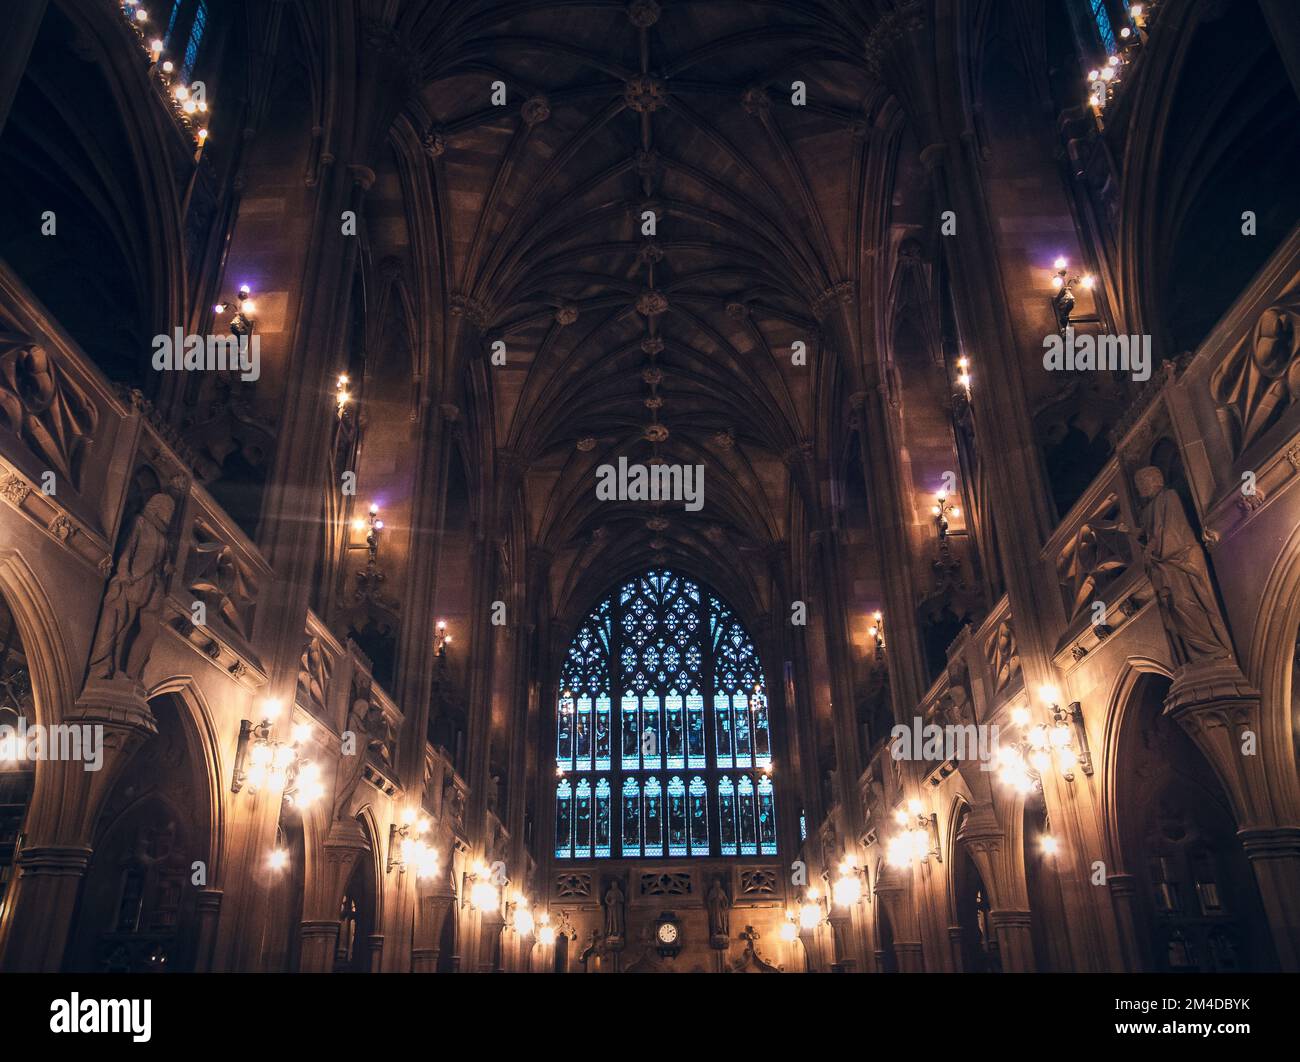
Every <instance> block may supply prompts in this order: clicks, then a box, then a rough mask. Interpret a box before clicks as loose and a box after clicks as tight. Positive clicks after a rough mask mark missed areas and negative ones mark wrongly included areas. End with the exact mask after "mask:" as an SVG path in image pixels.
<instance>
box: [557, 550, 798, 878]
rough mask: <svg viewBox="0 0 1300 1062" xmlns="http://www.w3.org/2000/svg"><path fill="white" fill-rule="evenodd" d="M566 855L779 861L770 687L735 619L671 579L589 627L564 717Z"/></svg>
mask: <svg viewBox="0 0 1300 1062" xmlns="http://www.w3.org/2000/svg"><path fill="white" fill-rule="evenodd" d="M555 735H556V737H555V762H556V767H557V768H558V772H557V773H558V775H559V777H558V779H557V782H556V791H555V815H556V820H555V821H556V825H555V854H556V857H557V858H560V859H588V858H603V857H613V856H636V857H642V856H669V857H672V858H682V857H691V856H710V855H712V856H720V855H721V856H742V855H746V856H748V855H775V854H776V806H775V799H774V791H773V785H772V780H771V778H770V776H769V772H770V771H771V766H772V735H771V731H770V719H769V712H768V702H767V684H766V680H765V678H764V675H763V669H762V667H761V665H760V662H759V658H758V652H757V650H756V649H755V648H754V643H753V640H752V639H751V638H750V637H749V635H748V633H747V632H746V631H745V629H744V626H743V625H742V624H741V623H740V621H739V619H737V617H736V615H735V614H734V613H733V612H732V611H731V609H730V608H728V607H727V605H726V604H724V603H723V602H722V600H721V599H720V598H718V597H717V596H716V595H714V594H711V593H709V592H708V591H707V590H704V589H702V588H701V587H700V586H699V585H698V584H697V583H695V582H692V581H691V580H690V579H686V578H684V577H683V576H681V575H679V574H677V573H675V572H671V571H666V570H663V569H654V570H652V571H649V572H646V573H645V574H644V575H641V576H638V577H637V578H635V579H631V580H629V581H628V582H626V583H624V584H623V585H622V586H620V587H619V588H618V590H617V591H615V592H614V593H613V594H610V595H609V596H608V597H606V598H605V599H604V600H602V601H601V602H600V604H599V605H597V606H596V608H595V610H594V611H593V612H592V613H591V615H590V616H588V617H587V619H586V620H585V621H584V622H583V623H582V625H581V626H580V627H579V628H578V631H577V633H576V634H575V635H574V637H573V641H572V642H571V643H570V645H569V649H568V654H567V656H566V657H565V661H564V665H563V668H562V669H561V682H560V694H559V700H558V704H557V707H556V726H555Z"/></svg>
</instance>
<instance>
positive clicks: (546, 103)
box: [519, 93, 551, 125]
mask: <svg viewBox="0 0 1300 1062" xmlns="http://www.w3.org/2000/svg"><path fill="white" fill-rule="evenodd" d="M519 114H520V117H522V118H523V120H524V121H525V122H526V123H527V124H528V125H540V124H541V123H542V122H544V121H546V119H547V118H549V117H550V116H551V101H550V100H549V99H547V98H546V97H545V96H543V95H542V94H541V93H538V94H537V95H536V96H531V97H529V98H528V99H527V100H525V101H524V105H523V106H522V107H521V108H520V109H519Z"/></svg>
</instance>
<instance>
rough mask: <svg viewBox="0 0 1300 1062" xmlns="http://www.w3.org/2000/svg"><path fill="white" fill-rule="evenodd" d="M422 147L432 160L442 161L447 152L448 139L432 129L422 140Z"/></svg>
mask: <svg viewBox="0 0 1300 1062" xmlns="http://www.w3.org/2000/svg"><path fill="white" fill-rule="evenodd" d="M420 146H421V147H422V148H424V153H425V154H426V155H428V156H429V158H431V159H440V158H442V156H443V154H444V153H445V152H446V150H447V138H446V137H445V136H443V135H442V133H440V132H439V131H438V130H437V129H430V130H429V131H428V132H427V133H425V134H424V136H423V137H421V138H420Z"/></svg>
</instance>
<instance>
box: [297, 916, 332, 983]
mask: <svg viewBox="0 0 1300 1062" xmlns="http://www.w3.org/2000/svg"><path fill="white" fill-rule="evenodd" d="M299 940H300V941H301V948H302V950H301V952H300V955H299V960H298V970H299V972H300V973H330V972H332V971H333V969H334V949H335V948H336V947H338V942H339V923H338V920H337V919H334V920H330V919H318V920H313V921H310V922H303V923H302V930H301V932H300V933H299Z"/></svg>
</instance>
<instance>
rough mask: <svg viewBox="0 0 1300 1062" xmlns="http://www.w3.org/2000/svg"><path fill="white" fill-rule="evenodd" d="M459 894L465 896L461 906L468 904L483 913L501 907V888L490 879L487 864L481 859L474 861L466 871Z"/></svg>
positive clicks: (490, 912)
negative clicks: (472, 866)
mask: <svg viewBox="0 0 1300 1062" xmlns="http://www.w3.org/2000/svg"><path fill="white" fill-rule="evenodd" d="M503 884H505V883H504V882H503ZM461 894H462V895H463V896H464V897H465V900H464V903H463V904H462V906H464V904H468V905H469V906H470V907H473V908H474V909H475V910H476V911H481V912H482V913H483V914H492V913H493V912H494V911H497V910H500V908H501V890H500V889H499V888H498V887H497V884H496V882H494V881H493V880H492V875H491V871H490V870H489V869H488V867H487V864H485V863H483V862H482V861H479V862H478V863H475V864H474V868H473V869H472V870H470V871H467V872H466V874H465V878H464V887H463V888H462V890H461Z"/></svg>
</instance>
